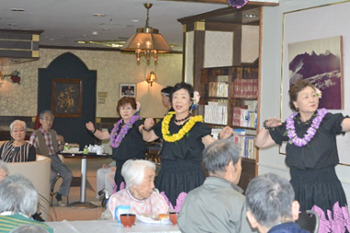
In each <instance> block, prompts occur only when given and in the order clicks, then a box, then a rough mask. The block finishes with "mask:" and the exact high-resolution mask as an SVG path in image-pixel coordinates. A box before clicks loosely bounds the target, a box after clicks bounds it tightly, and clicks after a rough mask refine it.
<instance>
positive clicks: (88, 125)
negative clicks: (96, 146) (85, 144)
mask: <svg viewBox="0 0 350 233" xmlns="http://www.w3.org/2000/svg"><path fill="white" fill-rule="evenodd" d="M85 126H86V128H87V129H88V130H89V131H94V130H95V126H94V124H93V123H92V122H91V121H89V122H88V123H86V125H85Z"/></svg>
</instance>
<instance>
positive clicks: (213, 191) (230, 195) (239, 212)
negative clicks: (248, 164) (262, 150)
mask: <svg viewBox="0 0 350 233" xmlns="http://www.w3.org/2000/svg"><path fill="white" fill-rule="evenodd" d="M238 152H239V149H238V147H237V146H236V145H235V143H234V142H233V141H230V140H217V141H215V142H213V143H212V144H210V145H209V146H208V147H206V148H205V149H204V151H203V163H204V166H205V168H206V169H207V171H208V173H209V177H207V178H206V179H205V181H204V184H203V185H201V186H199V187H198V188H196V189H194V190H192V191H190V192H189V193H188V194H187V196H186V199H185V201H184V203H183V205H182V208H181V211H180V214H179V217H178V220H177V223H178V226H179V228H180V230H181V232H185V233H186V232H188V233H194V232H220V233H222V232H237V233H238V232H242V233H248V232H252V229H251V228H250V226H249V223H248V220H247V218H246V205H245V197H244V195H243V194H242V192H243V190H242V189H241V188H239V187H238V186H237V184H238V182H239V179H240V177H241V172H242V167H241V158H240V156H239V154H238Z"/></svg>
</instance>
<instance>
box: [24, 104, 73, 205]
mask: <svg viewBox="0 0 350 233" xmlns="http://www.w3.org/2000/svg"><path fill="white" fill-rule="evenodd" d="M53 121H54V115H53V113H52V112H51V111H49V110H45V111H42V112H41V113H40V123H41V127H40V128H39V129H37V130H35V131H34V132H33V133H32V135H31V136H30V144H32V145H33V146H34V147H35V148H36V150H37V153H38V154H40V155H45V156H48V157H49V158H50V159H51V161H52V162H51V175H50V182H51V186H52V184H53V183H54V181H55V180H56V178H57V173H59V174H60V175H61V177H62V180H63V181H62V184H61V187H60V189H59V190H58V192H57V194H56V200H57V204H58V205H59V206H66V203H65V202H63V201H62V196H65V197H68V195H69V190H70V185H71V182H72V179H73V174H72V172H71V171H70V170H69V169H68V168H67V167H66V165H65V164H64V163H63V162H62V161H61V159H60V158H59V157H58V156H57V152H59V151H62V149H63V146H64V138H63V136H61V135H57V133H56V131H55V130H53V129H51V127H52V125H53Z"/></svg>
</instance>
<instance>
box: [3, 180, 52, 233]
mask: <svg viewBox="0 0 350 233" xmlns="http://www.w3.org/2000/svg"><path fill="white" fill-rule="evenodd" d="M38 198H39V197H38V193H37V191H36V190H35V188H34V186H33V184H32V182H30V181H29V180H28V179H26V178H25V177H23V176H22V175H11V176H8V177H6V178H5V179H4V180H3V181H2V182H0V229H1V230H0V231H1V232H10V231H11V230H12V229H14V228H16V227H18V226H22V225H38V226H42V227H44V228H45V229H46V230H48V231H49V232H53V229H52V228H50V227H49V226H47V225H46V224H45V223H41V222H37V221H35V220H33V219H32V218H30V217H29V216H31V215H32V214H33V213H35V212H36V209H37V205H38Z"/></svg>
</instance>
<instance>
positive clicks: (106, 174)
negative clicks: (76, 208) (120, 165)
mask: <svg viewBox="0 0 350 233" xmlns="http://www.w3.org/2000/svg"><path fill="white" fill-rule="evenodd" d="M116 169H117V166H116V165H115V161H114V160H113V161H112V162H111V163H110V164H108V165H107V164H103V165H102V168H99V169H98V170H97V175H96V184H97V188H96V198H97V199H99V201H91V202H90V203H91V204H93V205H96V206H101V204H102V200H101V196H100V195H99V194H98V193H99V192H100V191H102V190H107V192H108V195H112V194H113V184H114V176H115V171H116ZM105 192H106V191H105ZM102 199H103V197H102Z"/></svg>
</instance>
